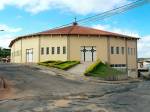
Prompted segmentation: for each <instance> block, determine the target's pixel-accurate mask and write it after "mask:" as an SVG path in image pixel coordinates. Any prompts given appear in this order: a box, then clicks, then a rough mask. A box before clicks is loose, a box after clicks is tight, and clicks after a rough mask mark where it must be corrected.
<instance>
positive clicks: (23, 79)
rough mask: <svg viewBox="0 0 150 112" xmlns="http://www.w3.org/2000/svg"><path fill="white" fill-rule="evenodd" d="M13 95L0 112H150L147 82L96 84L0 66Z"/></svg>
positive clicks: (149, 89)
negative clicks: (9, 83)
mask: <svg viewBox="0 0 150 112" xmlns="http://www.w3.org/2000/svg"><path fill="white" fill-rule="evenodd" d="M0 76H4V77H5V78H6V79H7V80H8V81H10V82H11V88H12V92H10V94H11V95H10V96H9V97H10V98H11V99H9V100H8V99H7V100H0V112H150V106H149V104H150V86H149V85H150V82H148V81H147V82H146V81H145V82H140V83H128V84H127V83H126V84H102V83H101V84H98V83H91V82H80V81H73V80H68V79H64V78H63V77H60V76H53V75H50V74H46V73H42V72H40V70H39V68H35V67H29V66H23V65H13V64H0Z"/></svg>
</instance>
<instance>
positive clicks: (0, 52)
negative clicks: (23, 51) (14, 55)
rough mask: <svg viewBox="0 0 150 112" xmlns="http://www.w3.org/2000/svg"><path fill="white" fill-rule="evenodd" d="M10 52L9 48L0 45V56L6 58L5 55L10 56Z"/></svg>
mask: <svg viewBox="0 0 150 112" xmlns="http://www.w3.org/2000/svg"><path fill="white" fill-rule="evenodd" d="M10 52H11V50H10V49H6V48H2V47H0V58H6V57H7V56H10Z"/></svg>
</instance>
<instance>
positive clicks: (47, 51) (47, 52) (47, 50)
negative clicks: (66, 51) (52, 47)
mask: <svg viewBox="0 0 150 112" xmlns="http://www.w3.org/2000/svg"><path fill="white" fill-rule="evenodd" d="M46 54H47V55H49V47H46Z"/></svg>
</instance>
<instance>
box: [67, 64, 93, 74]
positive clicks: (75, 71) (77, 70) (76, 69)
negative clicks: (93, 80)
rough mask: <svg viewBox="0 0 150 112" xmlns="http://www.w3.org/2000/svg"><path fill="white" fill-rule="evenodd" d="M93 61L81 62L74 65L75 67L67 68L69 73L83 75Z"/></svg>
mask: <svg viewBox="0 0 150 112" xmlns="http://www.w3.org/2000/svg"><path fill="white" fill-rule="evenodd" d="M92 63H93V62H81V63H80V64H78V65H76V66H75V67H73V68H71V69H69V70H67V71H68V72H69V73H72V74H75V75H83V74H84V72H85V70H86V69H87V68H88V67H89V66H90V65H91V64H92Z"/></svg>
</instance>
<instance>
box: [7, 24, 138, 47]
mask: <svg viewBox="0 0 150 112" xmlns="http://www.w3.org/2000/svg"><path fill="white" fill-rule="evenodd" d="M39 35H95V36H99V35H100V36H115V37H124V38H125V37H127V38H133V39H139V38H136V37H131V36H127V35H121V34H118V33H113V32H108V31H103V30H98V29H94V28H89V27H84V26H79V25H72V26H67V27H62V28H58V29H51V30H47V31H43V32H39V33H34V34H30V35H25V36H20V37H18V38H16V39H14V40H12V41H11V43H10V45H9V47H11V46H12V45H13V44H14V43H15V41H17V40H19V39H21V38H25V37H29V36H39Z"/></svg>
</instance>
